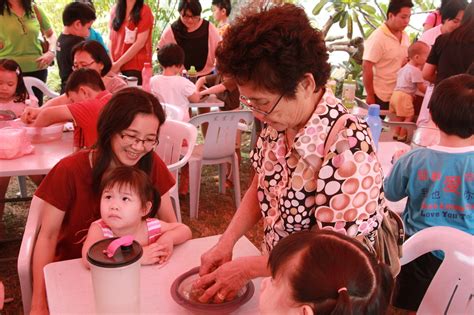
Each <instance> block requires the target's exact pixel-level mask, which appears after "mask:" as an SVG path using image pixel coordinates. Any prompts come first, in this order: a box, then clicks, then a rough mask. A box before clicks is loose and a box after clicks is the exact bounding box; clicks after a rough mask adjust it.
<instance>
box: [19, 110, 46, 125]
mask: <svg viewBox="0 0 474 315" xmlns="http://www.w3.org/2000/svg"><path fill="white" fill-rule="evenodd" d="M40 111H41V109H40V108H34V107H26V108H25V110H24V111H23V113H22V114H21V116H20V119H21V121H22V122H24V123H25V124H31V123H33V122H34V121H35V120H36V117H38V114H39V112H40Z"/></svg>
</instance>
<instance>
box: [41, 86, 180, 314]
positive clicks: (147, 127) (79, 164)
mask: <svg viewBox="0 0 474 315" xmlns="http://www.w3.org/2000/svg"><path fill="white" fill-rule="evenodd" d="M164 121H165V114H164V111H163V108H162V107H161V105H160V103H159V102H158V100H157V99H156V98H155V97H154V96H153V95H152V94H149V93H147V92H144V91H142V90H140V89H138V88H126V89H123V90H122V91H120V92H118V93H116V94H115V95H114V96H113V97H112V99H111V100H110V101H109V103H108V104H107V105H106V106H105V107H104V108H103V110H102V112H101V115H100V117H99V121H98V124H97V131H98V140H97V144H96V148H95V149H93V150H83V151H79V152H77V153H75V154H73V155H70V156H68V157H66V158H64V159H62V160H61V161H60V162H59V163H58V164H57V165H56V166H55V167H54V168H53V169H52V170H51V171H50V172H49V174H48V175H47V176H46V178H45V179H44V180H43V182H42V183H41V185H40V186H39V187H38V190H37V191H36V193H35V195H36V196H37V197H39V198H40V199H42V200H43V201H44V206H43V208H42V209H41V213H42V220H41V230H40V232H39V235H38V239H37V241H36V245H35V249H34V254H33V299H32V312H33V313H36V312H38V313H41V312H44V311H47V302H46V293H45V286H44V278H43V268H44V266H45V265H47V264H48V263H50V262H53V261H59V260H66V259H74V258H80V257H81V248H82V243H83V241H84V239H85V237H86V235H87V230H88V228H89V226H90V224H91V223H92V222H93V221H95V220H97V219H99V218H100V211H99V201H100V196H99V195H98V194H99V185H100V181H101V179H102V176H103V175H104V173H105V172H106V171H108V170H110V169H111V168H114V167H116V166H121V165H125V166H134V167H137V168H139V169H141V170H143V171H144V172H145V173H147V174H150V177H151V180H152V182H153V185H154V187H155V189H156V190H157V191H158V192H159V193H160V195H161V207H160V210H159V212H158V213H159V215H158V217H159V219H161V220H164V221H166V222H176V216H175V214H174V211H173V207H172V205H171V200H170V197H169V194H168V190H169V189H170V188H171V187H172V186H173V185H174V183H175V180H174V178H173V176H172V175H171V173H170V172H169V171H168V168H167V167H166V165H165V164H164V162H163V161H162V160H161V159H160V158H159V157H158V155H157V154H156V153H155V152H154V151H153V149H154V148H155V145H156V144H157V141H158V132H159V129H160V126H161V125H162V124H163V123H164Z"/></svg>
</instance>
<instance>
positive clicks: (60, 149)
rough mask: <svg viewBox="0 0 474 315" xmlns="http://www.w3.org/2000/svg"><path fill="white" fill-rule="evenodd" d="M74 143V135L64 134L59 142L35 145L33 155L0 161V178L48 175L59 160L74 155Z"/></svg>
mask: <svg viewBox="0 0 474 315" xmlns="http://www.w3.org/2000/svg"><path fill="white" fill-rule="evenodd" d="M72 142H73V133H72V132H64V133H63V136H62V138H61V139H59V140H55V141H51V142H45V143H33V146H34V147H35V149H34V152H33V154H28V155H24V156H22V157H19V158H17V159H13V160H0V177H2V176H26V175H44V174H48V172H49V171H50V170H51V169H52V168H53V166H54V165H56V163H58V162H59V160H61V159H62V158H64V157H66V156H68V155H69V154H71V153H72V150H73V145H72Z"/></svg>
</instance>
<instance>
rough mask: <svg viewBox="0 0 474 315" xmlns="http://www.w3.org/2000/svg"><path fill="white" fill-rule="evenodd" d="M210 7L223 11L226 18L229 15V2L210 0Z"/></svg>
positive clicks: (230, 7)
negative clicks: (213, 6)
mask: <svg viewBox="0 0 474 315" xmlns="http://www.w3.org/2000/svg"><path fill="white" fill-rule="evenodd" d="M212 5H215V6H216V7H218V8H219V9H221V10H222V9H225V14H226V15H227V16H229V15H230V11H231V10H232V5H231V4H230V0H212Z"/></svg>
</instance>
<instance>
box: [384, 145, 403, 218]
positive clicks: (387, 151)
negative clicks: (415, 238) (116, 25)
mask: <svg viewBox="0 0 474 315" xmlns="http://www.w3.org/2000/svg"><path fill="white" fill-rule="evenodd" d="M398 150H410V146H409V145H408V144H406V143H402V142H397V141H388V142H379V150H378V152H377V156H378V157H379V161H380V164H381V165H382V170H383V174H384V176H385V177H387V176H389V174H390V171H391V170H392V167H393V164H392V156H393V154H394V153H395V152H397V151H398ZM407 198H408V197H405V198H403V199H402V200H399V201H395V202H394V201H390V200H387V199H385V203H386V204H387V206H388V207H389V208H390V209H391V210H393V211H395V212H396V213H398V214H401V213H403V210H405V206H406V203H407Z"/></svg>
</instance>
